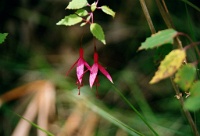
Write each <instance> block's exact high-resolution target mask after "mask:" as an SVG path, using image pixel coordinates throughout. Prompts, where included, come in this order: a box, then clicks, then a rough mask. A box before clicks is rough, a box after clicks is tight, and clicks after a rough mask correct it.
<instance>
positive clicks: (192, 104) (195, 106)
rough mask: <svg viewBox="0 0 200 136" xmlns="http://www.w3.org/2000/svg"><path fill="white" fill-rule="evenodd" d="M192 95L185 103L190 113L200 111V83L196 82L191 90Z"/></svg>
mask: <svg viewBox="0 0 200 136" xmlns="http://www.w3.org/2000/svg"><path fill="white" fill-rule="evenodd" d="M190 92H191V95H190V96H189V97H188V98H187V99H186V101H185V108H186V109H188V110H190V111H196V110H199V109H200V81H197V82H195V83H194V84H193V85H192V87H191V88H190Z"/></svg>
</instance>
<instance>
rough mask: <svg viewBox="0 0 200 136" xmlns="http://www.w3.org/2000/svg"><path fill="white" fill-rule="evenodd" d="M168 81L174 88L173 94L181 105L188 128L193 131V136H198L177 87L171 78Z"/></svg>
mask: <svg viewBox="0 0 200 136" xmlns="http://www.w3.org/2000/svg"><path fill="white" fill-rule="evenodd" d="M170 80H171V83H172V85H173V88H174V90H175V92H176V96H177V99H178V100H179V102H180V104H181V108H182V110H183V113H184V115H185V116H186V118H187V120H188V122H189V124H190V126H191V128H192V130H193V133H194V134H195V136H199V133H198V130H197V127H196V125H195V123H194V121H193V119H192V116H191V114H190V112H189V111H188V110H187V109H185V107H184V100H183V97H182V94H181V93H180V90H179V88H178V87H177V86H176V84H175V83H174V82H173V79H172V77H171V78H170Z"/></svg>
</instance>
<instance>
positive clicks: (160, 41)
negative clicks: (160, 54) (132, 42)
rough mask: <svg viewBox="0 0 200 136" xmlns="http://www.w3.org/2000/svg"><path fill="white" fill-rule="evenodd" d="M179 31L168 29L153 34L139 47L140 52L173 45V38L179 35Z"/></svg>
mask: <svg viewBox="0 0 200 136" xmlns="http://www.w3.org/2000/svg"><path fill="white" fill-rule="evenodd" d="M177 33H178V32H177V31H175V30H174V29H166V30H162V31H159V32H157V33H156V34H153V35H152V36H151V37H149V38H147V39H146V41H145V42H143V43H142V45H141V46H140V47H139V49H138V50H143V49H152V48H155V47H158V46H161V45H164V44H167V43H169V44H173V38H174V37H175V36H176V35H177Z"/></svg>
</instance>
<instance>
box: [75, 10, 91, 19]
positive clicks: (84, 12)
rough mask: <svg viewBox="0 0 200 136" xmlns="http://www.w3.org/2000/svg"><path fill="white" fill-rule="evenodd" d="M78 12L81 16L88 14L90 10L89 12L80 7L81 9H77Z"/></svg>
mask: <svg viewBox="0 0 200 136" xmlns="http://www.w3.org/2000/svg"><path fill="white" fill-rule="evenodd" d="M76 14H77V15H79V16H81V17H84V16H87V15H88V12H87V10H84V9H79V10H77V11H76Z"/></svg>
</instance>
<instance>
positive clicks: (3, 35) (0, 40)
mask: <svg viewBox="0 0 200 136" xmlns="http://www.w3.org/2000/svg"><path fill="white" fill-rule="evenodd" d="M7 35H8V33H0V44H1V43H3V42H4V40H5V39H6V37H7Z"/></svg>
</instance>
